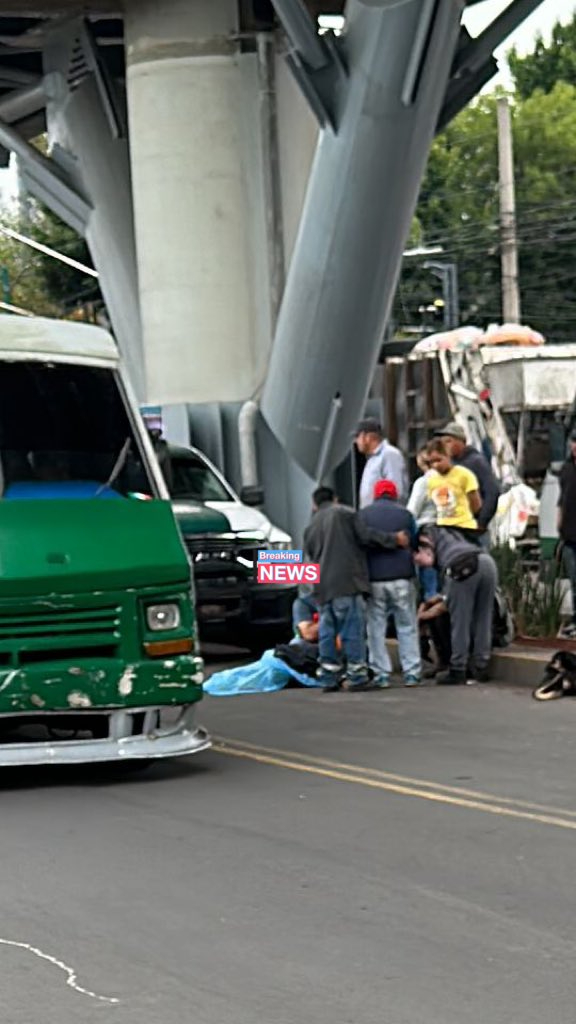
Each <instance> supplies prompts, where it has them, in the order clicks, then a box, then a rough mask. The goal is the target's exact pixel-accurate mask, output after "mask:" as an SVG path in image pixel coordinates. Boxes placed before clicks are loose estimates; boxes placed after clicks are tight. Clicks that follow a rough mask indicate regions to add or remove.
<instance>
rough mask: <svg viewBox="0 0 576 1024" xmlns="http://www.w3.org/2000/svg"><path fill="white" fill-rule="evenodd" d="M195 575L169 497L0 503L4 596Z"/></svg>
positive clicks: (178, 581)
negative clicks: (150, 499) (140, 499)
mask: <svg viewBox="0 0 576 1024" xmlns="http://www.w3.org/2000/svg"><path fill="white" fill-rule="evenodd" d="M189 579H190V566H189V563H188V559H187V556H186V552H185V551H184V548H183V546H182V542H181V540H180V536H179V534H178V530H177V529H176V524H175V522H174V517H173V515H172V509H171V507H170V503H169V502H168V501H135V500H121V499H119V500H118V501H102V500H99V499H93V500H76V501H74V500H68V501H0V599H1V598H9V597H14V596H25V595H35V594H46V593H54V592H56V593H59V594H65V593H85V592H87V591H94V590H109V589H118V588H121V589H124V588H126V587H138V586H156V585H158V584H166V583H167V584H181V583H186V582H187V581H189Z"/></svg>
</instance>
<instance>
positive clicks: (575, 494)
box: [558, 430, 576, 638]
mask: <svg viewBox="0 0 576 1024" xmlns="http://www.w3.org/2000/svg"><path fill="white" fill-rule="evenodd" d="M559 483H560V496H559V498H558V532H559V534H560V537H561V538H562V540H563V541H564V553H563V554H564V566H565V569H566V572H567V573H568V576H569V578H570V583H571V586H572V623H571V624H570V625H569V626H568V627H567V628H566V629H565V630H564V631H563V635H564V636H566V637H570V638H576V430H573V431H572V433H571V434H570V454H569V456H568V458H567V460H566V462H565V463H564V465H563V466H562V469H561V470H560V477H559Z"/></svg>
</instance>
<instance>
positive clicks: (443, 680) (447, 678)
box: [436, 668, 466, 686]
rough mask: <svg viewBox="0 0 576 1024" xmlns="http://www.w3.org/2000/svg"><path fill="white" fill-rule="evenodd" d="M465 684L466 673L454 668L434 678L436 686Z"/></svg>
mask: <svg viewBox="0 0 576 1024" xmlns="http://www.w3.org/2000/svg"><path fill="white" fill-rule="evenodd" d="M465 682H466V673H465V672H462V671H459V670H458V669H455V668H449V669H447V670H446V671H445V672H439V673H438V675H437V676H436V685H437V686H462V685H463V684H464V683H465Z"/></svg>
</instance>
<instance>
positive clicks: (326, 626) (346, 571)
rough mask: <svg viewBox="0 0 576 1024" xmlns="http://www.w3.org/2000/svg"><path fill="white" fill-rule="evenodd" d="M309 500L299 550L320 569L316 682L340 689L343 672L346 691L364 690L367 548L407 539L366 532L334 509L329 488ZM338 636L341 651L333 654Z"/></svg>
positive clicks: (349, 513) (346, 512) (341, 508)
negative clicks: (310, 509)
mask: <svg viewBox="0 0 576 1024" xmlns="http://www.w3.org/2000/svg"><path fill="white" fill-rule="evenodd" d="M312 501H313V507H314V514H313V517H312V521H311V523H310V525H309V526H308V527H307V529H306V531H305V534H304V549H305V552H306V558H307V560H308V561H311V562H317V563H319V565H320V583H318V584H317V586H316V597H317V599H318V603H319V606H320V636H319V644H320V672H319V678H320V680H321V681H322V682H323V684H324V689H325V690H326V692H334V691H336V690H339V689H340V687H341V685H342V683H343V681H344V671H346V676H347V679H348V682H349V688H350V689H358V688H361V689H368V688H371V684H370V683H369V682H368V668H367V665H366V637H365V625H366V622H365V611H364V598H365V597H367V596H368V595H369V594H370V578H369V575H368V561H367V557H366V549H367V548H368V547H372V546H375V547H380V548H396V547H408V546H409V545H410V538H409V537H408V535H407V534H405V533H402V532H401V531H395V532H393V533H382V532H381V531H380V530H375V529H371V528H370V527H368V526H367V525H366V524H365V523H363V522H362V520H361V519H360V518H359V516H358V514H357V513H356V512H355V511H354V509H351V508H347V507H346V506H345V505H339V504H338V502H337V500H336V498H335V495H334V491H332V490H331V488H329V487H319V488H318V489H317V490H316V491H315V492H314V494H313V496H312ZM337 636H339V637H340V641H341V647H342V652H339V651H338V650H337V646H336V637H337ZM341 655H343V656H344V659H345V663H346V667H345V666H344V664H343V661H342V656H341Z"/></svg>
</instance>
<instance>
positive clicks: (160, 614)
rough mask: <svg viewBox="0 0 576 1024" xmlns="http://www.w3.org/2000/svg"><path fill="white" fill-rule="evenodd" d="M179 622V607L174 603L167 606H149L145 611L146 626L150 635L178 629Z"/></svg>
mask: <svg viewBox="0 0 576 1024" xmlns="http://www.w3.org/2000/svg"><path fill="white" fill-rule="evenodd" d="M180 621H181V618H180V606H179V605H177V604H175V603H174V602H170V603H169V604H168V603H167V604H150V605H148V607H147V609H146V624H147V626H148V629H149V630H151V632H152V633H161V632H163V631H164V630H168V629H178V626H179V625H180Z"/></svg>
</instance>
